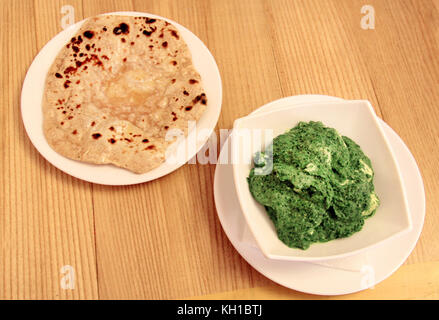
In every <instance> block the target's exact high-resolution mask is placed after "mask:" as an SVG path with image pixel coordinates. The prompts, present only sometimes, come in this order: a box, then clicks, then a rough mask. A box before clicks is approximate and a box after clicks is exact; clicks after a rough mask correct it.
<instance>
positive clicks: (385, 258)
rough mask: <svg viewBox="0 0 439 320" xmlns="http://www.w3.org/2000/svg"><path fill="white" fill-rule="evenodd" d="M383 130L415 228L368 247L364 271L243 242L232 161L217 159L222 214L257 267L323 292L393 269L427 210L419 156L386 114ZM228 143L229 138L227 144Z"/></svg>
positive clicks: (297, 100)
mask: <svg viewBox="0 0 439 320" xmlns="http://www.w3.org/2000/svg"><path fill="white" fill-rule="evenodd" d="M336 99H339V98H335V97H328V96H320V95H302V96H295V97H288V98H284V99H280V100H276V101H274V102H271V103H269V104H267V105H265V106H263V107H261V108H259V109H257V110H256V111H255V113H256V112H265V111H268V110H274V109H275V108H282V107H283V106H285V105H293V104H303V103H312V102H327V101H334V100H336ZM380 124H381V125H382V127H383V129H384V132H385V135H386V136H387V139H388V141H389V142H390V145H391V148H392V149H393V152H394V154H395V156H396V159H397V162H398V165H399V167H400V169H401V175H402V180H403V184H404V187H405V189H406V192H407V197H408V199H407V200H408V204H409V209H410V213H411V219H412V223H413V225H412V230H411V231H409V232H407V233H405V234H403V235H401V236H400V237H398V238H396V239H390V240H388V241H386V242H384V243H383V244H381V245H380V246H377V247H375V248H373V249H370V250H368V251H367V252H365V253H364V254H367V261H368V265H367V266H365V267H367V268H365V269H364V272H363V270H362V271H361V272H354V271H347V270H343V269H341V268H332V267H328V266H324V265H318V264H313V263H306V262H291V261H282V260H273V259H268V258H266V257H265V256H264V255H263V254H262V252H261V251H260V250H259V249H258V248H256V247H254V246H252V245H250V244H249V243H246V242H242V230H243V228H244V227H245V223H246V222H245V220H244V217H243V213H242V211H241V209H240V205H239V202H238V199H237V195H236V193H235V188H234V185H233V183H234V182H233V171H232V166H231V165H227V164H225V165H220V164H219V165H217V167H216V171H215V181H214V193H215V204H216V208H217V212H218V217H219V220H220V222H221V224H222V227H223V229H224V231H225V233H226V235H227V236H228V238H229V240H230V241H231V243H232V244H233V246H234V247H235V249H236V250H237V251H238V252H239V253H240V254H241V256H242V257H243V258H244V259H245V260H246V261H247V262H248V263H249V264H250V265H251V266H252V267H253V268H255V269H256V270H257V271H259V272H260V273H261V274H263V275H264V276H266V277H267V278H269V279H271V280H272V281H274V282H276V283H278V284H280V285H283V286H285V287H287V288H290V289H294V290H297V291H301V292H305V293H311V294H319V295H341V294H348V293H353V292H357V291H361V290H364V289H367V288H371V287H373V286H375V285H376V284H377V283H379V282H381V281H383V280H384V279H386V278H387V277H389V276H390V275H391V274H392V273H393V272H395V271H396V270H397V269H398V268H399V267H400V266H401V265H402V264H403V263H404V261H405V260H406V259H407V257H408V256H409V255H410V253H411V252H412V250H413V249H414V247H415V245H416V242H417V240H418V238H419V236H420V234H421V231H422V226H423V223H424V216H425V193H424V185H423V182H422V177H421V174H420V172H419V168H418V166H417V164H416V161H415V159H414V158H413V156H412V154H411V153H410V151H409V149H408V148H407V146H406V145H405V144H404V142H403V141H402V140H401V138H400V137H399V136H398V135H397V134H396V133H395V132H394V131H393V130H392V129H391V128H390V127H389V126H388V125H387V124H386V123H385V122H384V121H382V120H380ZM224 146H225V147H226V146H228V142H226V143H225V144H224Z"/></svg>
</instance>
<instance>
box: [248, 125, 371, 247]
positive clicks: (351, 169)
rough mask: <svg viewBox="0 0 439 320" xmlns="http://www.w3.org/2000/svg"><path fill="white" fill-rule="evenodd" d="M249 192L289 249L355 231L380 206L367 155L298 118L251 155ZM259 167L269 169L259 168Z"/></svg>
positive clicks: (336, 135)
mask: <svg viewBox="0 0 439 320" xmlns="http://www.w3.org/2000/svg"><path fill="white" fill-rule="evenodd" d="M254 164H255V167H254V168H253V169H252V170H251V171H250V175H249V177H248V183H249V187H250V192H251V194H252V195H253V197H254V198H255V199H256V201H258V202H259V203H260V204H262V205H263V206H265V209H266V211H267V213H268V215H269V217H270V218H271V220H272V221H273V223H274V226H275V227H276V231H277V235H278V237H279V239H280V240H281V241H282V242H284V243H285V244H286V245H287V246H289V247H292V248H300V249H307V248H309V246H310V245H311V244H312V243H315V242H326V241H330V240H333V239H337V238H344V237H348V236H350V235H352V234H353V233H355V232H358V231H360V230H361V228H362V227H363V224H364V221H365V219H367V218H369V217H371V216H372V215H373V214H374V213H375V211H376V209H377V208H378V206H379V203H380V202H379V199H378V197H377V195H376V193H375V191H374V185H373V178H374V172H373V169H372V164H371V161H370V159H369V158H368V157H367V156H366V155H365V154H364V153H363V151H362V150H361V148H360V147H359V146H358V145H357V144H356V143H355V142H354V141H352V140H351V139H349V138H348V137H345V136H343V137H342V136H341V135H340V134H339V133H338V132H337V131H336V130H335V129H332V128H328V127H326V126H324V125H323V124H322V123H321V122H313V121H311V122H308V123H305V122H300V123H299V124H298V125H297V126H296V127H294V128H292V129H291V130H289V131H288V132H286V133H284V134H282V135H280V136H278V137H276V138H275V139H274V140H273V143H272V145H271V146H270V147H269V148H267V149H266V151H265V152H258V153H256V154H255V156H254ZM263 168H269V169H270V170H268V171H269V173H268V174H267V173H264V170H262V169H263Z"/></svg>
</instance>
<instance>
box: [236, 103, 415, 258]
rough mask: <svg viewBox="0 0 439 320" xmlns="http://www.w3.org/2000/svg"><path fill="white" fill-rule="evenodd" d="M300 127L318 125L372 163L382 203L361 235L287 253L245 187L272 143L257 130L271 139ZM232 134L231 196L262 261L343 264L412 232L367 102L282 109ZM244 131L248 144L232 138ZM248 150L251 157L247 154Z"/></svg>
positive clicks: (243, 123)
mask: <svg viewBox="0 0 439 320" xmlns="http://www.w3.org/2000/svg"><path fill="white" fill-rule="evenodd" d="M299 121H305V122H308V121H321V122H322V123H323V124H324V125H326V126H328V127H332V128H334V129H336V130H337V131H338V132H339V133H340V134H341V135H343V136H347V137H349V138H351V139H352V140H354V141H355V142H356V143H357V144H359V145H360V147H361V149H362V150H363V151H364V153H365V154H366V155H367V156H368V157H369V158H370V159H371V161H372V166H373V169H374V172H375V176H374V185H375V191H376V193H377V195H378V197H379V198H380V201H381V204H380V207H379V208H378V209H377V211H376V213H375V215H374V216H372V217H371V218H369V219H366V221H365V224H364V226H363V228H362V230H361V231H359V232H357V233H355V234H353V235H352V236H350V237H348V238H342V239H337V240H332V241H329V242H326V243H314V244H311V246H310V248H309V249H307V250H301V249H295V248H290V247H288V246H286V245H285V244H284V243H283V242H282V241H280V240H279V238H278V237H277V233H276V230H275V228H274V225H273V223H272V222H271V220H270V218H269V216H268V214H267V212H266V210H265V208H264V207H263V206H262V205H260V204H259V203H258V202H257V201H256V200H255V199H254V198H253V196H252V195H251V193H250V190H249V186H248V182H247V177H248V175H249V173H250V170H251V168H252V167H253V164H252V156H253V153H254V152H255V151H259V150H263V149H264V148H265V146H266V145H268V144H269V143H270V142H271V140H270V141H258V138H257V137H256V138H255V136H256V135H260V133H261V130H262V131H264V130H272V133H273V136H272V137H273V138H274V137H276V136H278V135H280V134H282V133H285V132H286V131H288V130H289V129H291V128H293V127H295V126H296V125H297V124H298V122H299ZM233 129H234V130H233V133H232V137H231V145H232V158H233V159H234V161H233V162H232V165H233V175H234V181H235V186H236V192H237V195H238V199H239V202H240V205H241V209H242V212H243V214H244V217H245V219H246V222H247V224H248V226H249V228H250V230H251V232H252V234H253V236H254V238H255V240H256V242H257V244H258V246H259V248H260V249H261V251H262V252H263V253H264V255H265V256H266V257H267V258H271V259H281V260H291V261H319V260H329V259H335V258H344V257H347V256H349V255H353V254H357V253H360V252H362V251H364V250H366V249H369V248H372V247H373V246H376V245H379V244H381V243H383V242H384V241H386V240H388V239H390V238H393V237H395V236H397V235H400V234H402V233H404V232H407V231H409V230H410V229H411V226H412V223H411V219H410V214H409V211H408V210H409V209H408V204H407V200H406V195H405V190H404V187H403V185H402V182H401V175H400V172H399V168H398V165H397V163H396V161H395V158H394V155H393V152H392V150H391V148H390V146H389V143H388V141H387V139H386V137H385V135H384V133H383V130H382V128H381V126H380V124H379V123H378V119H377V117H376V115H375V112H374V110H373V108H372V106H371V104H370V103H369V101H365V100H352V101H348V100H344V101H338V102H326V103H311V104H305V105H295V106H290V107H288V106H286V107H284V108H281V109H277V110H274V111H268V112H264V113H261V114H256V115H250V116H247V117H244V118H240V119H237V120H236V121H235V123H234V128H233ZM240 129H249V130H241V131H240ZM245 131H247V133H248V132H250V133H251V134H252V137H251V139H250V140H249V139H248V137H247V139H244V138H243V137H244V136H245V135H243V134H241V135H239V134H237V132H241V133H242V132H245ZM253 133H254V134H253ZM253 135H254V136H253ZM259 140H264V138H263V139H259ZM249 144H251V148H250V149H251V152H248V151H249ZM244 150H247V152H244ZM237 153H239V155H237Z"/></svg>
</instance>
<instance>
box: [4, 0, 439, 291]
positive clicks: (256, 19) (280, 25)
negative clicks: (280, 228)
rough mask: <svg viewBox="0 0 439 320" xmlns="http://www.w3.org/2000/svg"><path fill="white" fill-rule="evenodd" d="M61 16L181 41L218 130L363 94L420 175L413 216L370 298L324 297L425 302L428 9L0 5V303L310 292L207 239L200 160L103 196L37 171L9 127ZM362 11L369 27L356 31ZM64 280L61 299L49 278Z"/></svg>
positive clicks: (243, 3)
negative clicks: (290, 105)
mask: <svg viewBox="0 0 439 320" xmlns="http://www.w3.org/2000/svg"><path fill="white" fill-rule="evenodd" d="M65 4H69V5H72V6H73V7H74V8H75V18H76V19H75V20H76V21H79V20H81V19H83V18H86V17H90V16H93V15H96V14H99V13H104V12H111V11H124V10H125V11H131V10H135V11H143V12H150V13H153V14H158V15H162V16H165V17H168V18H170V19H173V20H175V21H177V22H179V23H180V24H182V25H184V26H186V27H187V28H189V29H190V30H191V31H193V32H194V33H195V34H196V35H197V36H198V37H199V38H201V40H203V42H204V43H205V44H206V45H207V46H208V48H209V49H210V50H211V52H212V54H213V55H214V57H215V59H216V61H217V63H218V66H219V68H220V72H221V75H222V80H223V86H224V99H223V108H222V113H221V116H220V119H219V122H218V126H217V129H219V128H231V126H232V124H233V121H234V119H236V118H238V117H241V116H245V115H247V114H248V113H249V112H251V111H252V110H254V109H256V108H257V107H259V106H261V105H262V104H265V103H267V102H269V101H271V100H274V99H277V98H281V97H283V96H290V95H297V94H306V93H317V94H327V95H333V96H339V97H343V98H346V99H368V100H370V101H371V102H372V104H373V105H374V107H375V109H376V111H377V113H378V114H379V116H380V117H382V118H383V119H384V121H386V122H387V123H388V124H389V125H390V126H391V127H392V128H393V129H394V130H395V131H396V132H397V133H398V134H399V135H400V136H401V137H402V139H403V140H404V141H405V142H406V144H407V145H408V147H409V148H410V150H411V151H412V153H413V155H414V156H415V158H416V160H417V162H418V165H419V167H420V169H421V172H422V175H423V178H424V183H425V190H426V198H427V214H426V220H425V226H424V229H423V233H422V235H421V238H420V240H419V242H418V244H417V246H416V248H415V250H414V251H413V253H412V254H411V255H410V257H409V258H408V260H407V261H406V263H405V264H404V265H403V266H402V267H401V268H400V269H399V270H398V271H397V272H396V273H395V274H394V275H392V276H391V277H390V278H388V279H387V280H385V281H383V282H382V283H380V284H378V285H377V286H376V287H375V288H374V289H370V290H366V291H363V292H360V293H356V294H353V295H346V296H342V297H338V298H347V299H351V298H352V299H357V298H376V299H381V298H433V299H437V298H439V280H438V279H439V278H438V277H439V273H438V270H439V239H438V237H439V236H438V232H437V230H438V228H439V197H438V194H439V166H438V165H437V163H438V160H439V151H438V145H439V108H438V106H437V101H439V90H438V89H439V86H438V85H439V60H438V56H439V48H438V42H439V41H438V40H439V1H437V0H435V1H429V0H411V1H402V0H387V1H386V0H380V1H378V0H376V1H375V0H374V1H372V0H368V1H360V0H332V1H330V0H302V1H293V0H272V1H270V0H239V1H238V0H233V1H232V0H221V1H220V0H175V1H171V0H169V1H167V0H160V1H152V0H148V1H146V0H145V1H142V0H132V1H131V0H122V1H119V0H108V1H106V0H99V1H89V0H83V1H80V0H66V1H53V0H0V43H1V51H0V52H1V62H0V63H1V73H0V90H1V94H0V107H1V112H0V132H1V139H0V150H1V160H0V173H1V176H0V177H1V183H0V243H1V251H0V298H1V299H160V298H170V299H172V298H188V297H195V298H212V299H216V298H231V299H234V298H240V299H245V298H250V299H253V298H256V299H257V298H263V299H270V298H272V299H284V298H286V299H303V298H326V297H316V296H310V295H305V294H302V293H298V292H295V291H292V290H288V289H285V288H283V287H281V286H279V285H277V284H274V283H273V282H271V281H270V280H268V279H266V278H264V277H263V276H262V275H260V274H259V273H258V272H256V271H255V270H253V269H252V268H251V267H250V266H249V265H248V264H247V263H246V262H245V261H244V260H243V259H242V258H241V257H240V256H239V254H238V253H237V252H236V251H235V250H234V249H233V247H232V245H231V244H230V242H229V241H228V239H227V237H226V236H225V234H224V232H223V231H222V229H221V226H220V224H219V221H218V218H217V216H216V211H215V204H214V200H213V175H214V171H215V167H214V166H213V165H199V164H197V165H185V166H184V167H182V168H180V169H179V170H177V171H175V172H173V173H172V174H170V175H168V176H165V177H163V178H161V179H158V180H156V181H153V182H150V183H145V184H140V185H136V186H129V187H107V186H100V185H93V184H90V183H86V182H83V181H80V180H77V179H75V178H73V177H71V176H69V175H67V174H64V173H63V172H61V171H60V170H58V169H56V168H55V167H53V166H52V165H50V164H49V163H48V162H47V161H46V160H45V159H44V158H42V157H41V156H40V155H39V153H38V152H37V151H36V149H35V148H34V147H33V146H32V144H31V143H30V140H29V139H28V137H27V136H26V133H25V131H24V128H23V124H22V122H21V114H20V92H21V85H22V82H23V79H24V76H25V73H26V70H27V68H28V67H29V65H30V64H31V62H32V60H33V58H34V57H35V55H36V54H37V53H38V51H39V50H40V49H41V48H42V47H43V46H44V44H45V43H47V41H49V40H50V39H51V38H52V37H53V36H54V35H56V34H57V33H58V32H60V31H61V30H62V29H61V24H60V23H61V18H62V16H63V15H62V14H61V7H62V6H63V5H65ZM365 4H369V5H372V6H373V7H374V9H375V16H376V26H375V29H374V30H363V29H362V28H361V27H360V20H361V18H362V16H363V15H362V14H361V7H362V6H363V5H365ZM65 265H70V266H72V267H73V268H74V270H75V277H76V278H75V280H76V281H75V288H74V289H73V290H70V289H62V287H61V285H60V284H61V279H62V278H63V274H62V273H61V268H62V267H63V266H65Z"/></svg>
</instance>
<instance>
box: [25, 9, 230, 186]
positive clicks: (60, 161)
mask: <svg viewBox="0 0 439 320" xmlns="http://www.w3.org/2000/svg"><path fill="white" fill-rule="evenodd" d="M102 15H126V16H147V17H151V18H156V19H162V20H165V21H167V22H169V23H171V24H173V25H174V26H175V27H176V28H177V29H178V30H179V31H180V33H181V35H182V37H183V38H184V40H185V41H186V43H187V45H188V47H189V49H190V51H191V54H192V60H193V63H194V65H195V68H196V69H197V71H198V72H199V73H200V75H201V78H202V81H203V87H204V90H205V92H206V95H207V97H208V99H209V100H208V108H207V109H206V111H205V112H204V114H203V115H202V117H201V118H200V119H199V120H198V121H197V123H196V125H197V128H201V129H203V130H206V131H204V132H203V133H206V132H207V133H208V134H206V135H204V134H203V137H202V139H199V140H197V143H196V148H193V150H190V151H188V152H187V154H186V156H185V159H184V161H180V162H178V163H175V164H174V163H173V164H168V163H166V162H165V163H163V164H162V165H160V166H159V167H157V168H155V169H153V170H151V171H149V172H147V173H144V174H135V173H133V172H131V171H129V170H126V169H123V168H119V167H116V166H113V165H110V164H108V165H107V164H102V165H95V164H90V163H86V162H81V161H76V160H72V159H69V158H66V157H64V156H62V155H60V154H59V153H57V152H56V151H55V150H53V149H52V148H51V147H50V145H49V144H48V143H47V140H46V138H45V137H44V133H43V114H42V97H43V92H44V84H45V79H46V75H47V72H48V71H49V68H50V66H51V65H52V63H53V60H54V59H55V57H56V56H57V55H58V52H59V50H60V49H61V48H62V46H63V45H64V44H65V43H67V41H68V39H70V38H71V37H72V36H73V35H74V34H75V32H76V31H77V30H78V29H79V28H80V26H81V25H82V24H83V23H84V22H85V21H86V20H87V19H88V18H87V19H84V20H81V21H79V22H77V23H75V24H74V25H72V26H70V27H68V28H67V29H65V30H63V31H61V32H60V33H58V34H57V35H56V36H55V37H53V38H52V39H51V40H50V41H49V42H48V43H47V44H46V45H45V46H44V47H43V48H42V49H41V50H40V52H39V53H38V54H37V56H36V57H35V58H34V60H33V62H32V64H31V66H30V67H29V69H28V71H27V74H26V77H25V79H24V82H23V86H22V92H21V114H22V120H23V124H24V127H25V130H26V133H27V135H28V137H29V139H30V140H31V142H32V144H33V145H34V146H35V148H36V149H37V150H38V151H39V153H40V154H41V155H42V156H43V157H44V158H45V159H46V160H47V161H49V162H50V163H51V164H52V165H53V166H55V167H56V168H58V169H60V170H61V171H63V172H65V173H67V174H69V175H71V176H73V177H75V178H78V179H81V180H84V181H88V182H92V183H97V184H102V185H115V186H117V185H132V184H138V183H143V182H148V181H151V180H154V179H158V178H160V177H163V176H165V175H167V174H169V173H171V172H173V171H175V170H177V169H178V168H180V167H181V166H182V165H184V164H185V163H186V162H187V161H189V160H190V159H191V158H192V157H193V156H195V155H196V154H197V153H198V151H199V150H200V149H201V148H202V147H203V145H204V144H205V143H206V141H207V140H208V138H209V136H210V135H211V134H212V132H213V130H214V129H215V126H216V124H217V122H218V119H219V116H220V113H221V105H222V83H221V75H220V73H219V69H218V66H217V64H216V62H215V59H214V57H213V55H212V53H211V52H210V51H209V49H208V48H207V47H206V45H205V44H204V43H203V42H202V41H201V40H200V39H199V38H198V37H197V36H196V35H195V34H193V33H192V32H191V31H190V30H189V29H187V28H185V27H183V26H182V25H180V24H178V23H177V22H175V21H173V20H170V19H168V18H165V17H161V16H158V15H154V14H150V13H145V12H135V11H118V12H110V13H105V14H102ZM35 101H37V103H36V102H35ZM182 143H184V142H182Z"/></svg>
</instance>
